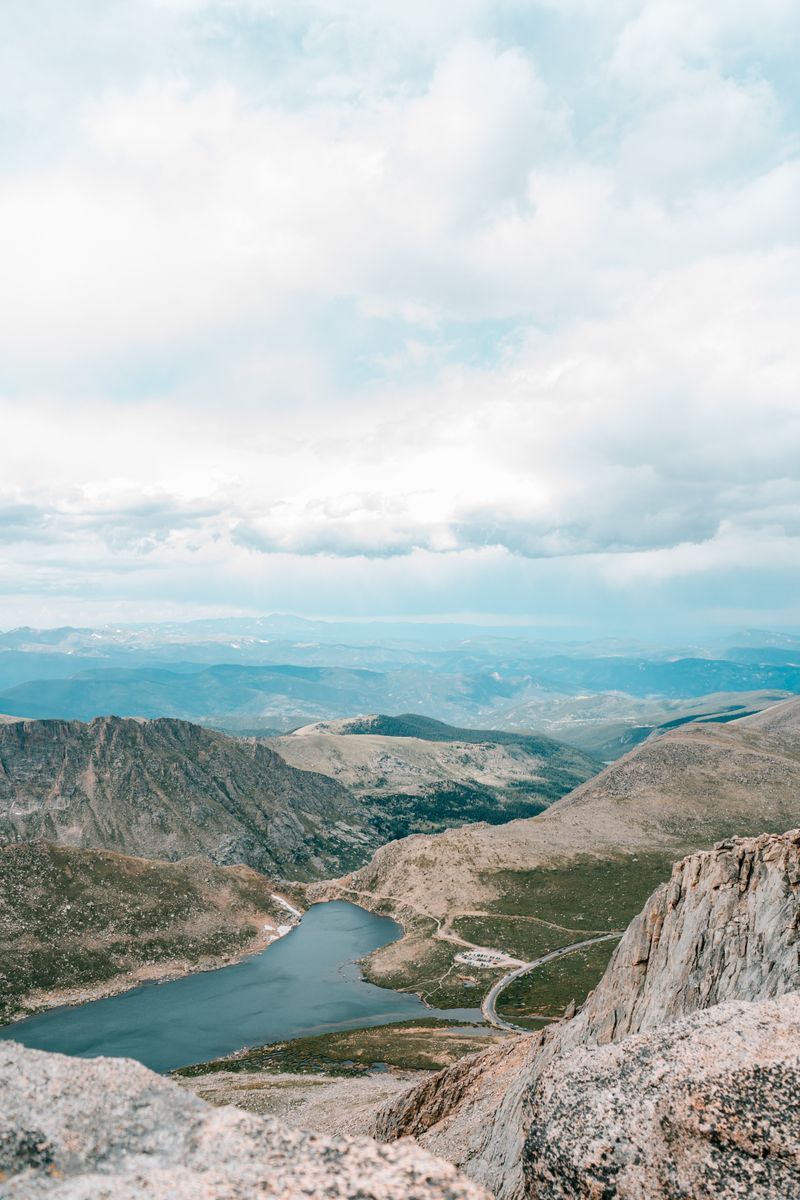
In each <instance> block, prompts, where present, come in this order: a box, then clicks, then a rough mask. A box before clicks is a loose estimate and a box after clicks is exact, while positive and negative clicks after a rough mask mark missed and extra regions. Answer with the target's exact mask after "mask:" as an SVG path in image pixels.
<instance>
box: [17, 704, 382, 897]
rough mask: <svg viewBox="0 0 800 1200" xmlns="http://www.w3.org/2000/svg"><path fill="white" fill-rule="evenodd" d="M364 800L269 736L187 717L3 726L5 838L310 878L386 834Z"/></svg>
mask: <svg viewBox="0 0 800 1200" xmlns="http://www.w3.org/2000/svg"><path fill="white" fill-rule="evenodd" d="M365 824H367V823H366V822H365V819H364V815H363V813H362V812H361V811H360V809H359V806H358V804H357V802H356V801H355V800H354V799H353V797H351V796H350V795H349V793H348V792H346V791H345V790H344V789H343V788H342V787H340V786H339V785H338V784H337V783H335V782H334V781H333V780H331V779H329V778H328V777H327V776H325V775H315V774H313V773H309V772H307V771H297V770H295V768H293V767H290V766H288V764H287V763H285V762H284V761H283V759H282V758H281V757H280V756H279V755H278V754H276V753H275V751H274V750H271V749H270V748H269V747H268V746H266V745H264V744H263V743H261V742H258V741H255V740H252V739H251V740H244V739H240V738H231V737H226V736H225V735H224V734H221V733H216V732H214V731H212V730H207V729H201V728H200V727H199V726H197V725H190V724H187V723H186V722H184V721H175V720H169V719H161V720H154V721H139V720H131V719H127V720H126V719H122V718H119V717H103V718H98V719H96V720H94V721H91V722H90V723H89V724H82V723H80V722H78V721H16V722H6V723H3V724H0V844H2V843H9V842H19V841H30V840H33V839H40V838H44V839H47V840H49V841H54V842H61V843H63V844H65V845H70V846H80V847H94V848H105V849H109V850H115V851H118V852H121V853H128V854H136V855H144V856H147V857H150V858H165V859H178V858H187V857H190V856H196V855H203V856H205V857H207V858H209V859H211V860H212V861H213V862H216V863H222V864H226V863H245V864H247V865H249V866H252V867H255V868H257V869H258V870H261V871H264V872H266V873H267V874H270V875H272V876H273V877H286V876H290V877H295V878H309V877H312V878H313V877H315V876H316V877H319V876H320V875H325V874H330V873H331V871H335V870H336V869H337V868H341V867H342V866H344V865H345V864H350V865H354V864H356V863H358V862H359V861H363V859H364V856H365V854H367V853H369V849H370V847H374V846H375V845H377V844H378V840H379V839H378V837H377V835H375V834H374V833H373V834H372V835H371V836H370V833H369V831H367V832H365V829H364V827H365Z"/></svg>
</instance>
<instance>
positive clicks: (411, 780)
mask: <svg viewBox="0 0 800 1200" xmlns="http://www.w3.org/2000/svg"><path fill="white" fill-rule="evenodd" d="M270 745H272V746H273V747H274V748H275V749H276V750H277V751H278V753H279V754H280V755H281V757H282V758H284V759H285V760H286V761H287V762H289V763H291V765H292V766H294V767H299V768H301V769H303V770H308V771H319V772H321V773H322V774H324V775H328V776H330V777H331V778H332V779H335V780H336V781H337V782H338V783H340V784H342V785H343V786H344V787H347V788H348V789H349V790H350V791H351V792H353V793H354V794H355V795H357V796H358V797H359V798H360V799H362V800H364V801H365V802H369V803H372V804H374V806H375V810H376V819H377V816H378V814H380V813H384V812H386V811H387V810H388V811H390V813H391V828H390V827H387V834H388V836H389V837H391V836H395V837H396V836H398V835H399V834H400V833H410V832H416V831H420V830H425V829H426V828H427V829H429V830H436V829H437V828H438V829H442V828H446V827H447V826H453V825H462V824H464V823H465V822H469V821H489V822H490V823H492V824H497V823H499V822H502V821H508V820H510V819H511V818H513V817H522V816H531V815H532V814H533V813H536V812H541V810H542V809H543V808H544V807H546V805H547V804H548V803H550V802H551V801H553V800H557V799H558V798H559V797H560V796H563V795H564V794H565V793H566V792H568V791H570V790H571V789H572V788H574V787H576V786H577V785H578V784H579V783H582V782H583V781H584V780H586V779H588V778H589V777H590V776H592V775H594V774H596V773H597V771H598V770H599V764H597V763H595V762H594V761H593V760H592V759H590V758H588V757H587V756H586V755H584V754H581V753H580V752H579V751H577V750H573V749H571V748H569V747H566V746H562V745H560V744H559V743H558V742H555V741H552V740H551V739H550V738H546V737H535V736H532V735H522V734H518V733H504V732H498V731H495V730H485V729H484V730H479V729H461V728H456V727H454V726H452V725H445V724H444V723H443V722H442V721H434V720H432V719H431V718H429V717H422V716H417V715H415V714H413V713H411V714H408V713H407V714H403V715H402V716H399V717H389V716H383V715H376V716H369V717H352V718H348V719H346V720H343V721H328V722H321V723H318V724H314V725H308V726H304V727H303V728H301V729H297V730H295V732H294V733H293V734H291V735H290V736H286V737H279V738H273V739H272V740H271V741H270ZM403 814H405V816H406V820H405V826H404V827H403V819H402V818H403ZM392 830H393V832H392Z"/></svg>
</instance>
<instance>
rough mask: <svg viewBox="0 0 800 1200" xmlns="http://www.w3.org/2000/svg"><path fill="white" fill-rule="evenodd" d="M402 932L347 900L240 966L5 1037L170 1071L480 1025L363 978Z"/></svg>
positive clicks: (18, 1026) (4, 1032)
mask: <svg viewBox="0 0 800 1200" xmlns="http://www.w3.org/2000/svg"><path fill="white" fill-rule="evenodd" d="M400 933H401V930H400V927H399V926H398V925H397V924H395V922H394V921H391V920H389V919H388V917H376V916H375V915H374V914H373V913H368V912H365V910H364V909H363V908H357V907H356V906H355V905H353V904H348V903H346V902H345V901H342V900H336V901H333V902H332V903H330V904H317V905H315V906H314V907H313V908H312V909H310V910H309V912H308V913H306V915H305V916H304V917H303V920H302V921H301V923H300V925H299V926H298V927H297V928H296V929H294V930H293V931H292V932H291V933H289V934H287V935H286V937H284V938H281V940H280V941H279V942H275V943H274V944H273V945H272V946H270V948H269V949H268V950H265V951H264V952H263V953H262V954H258V955H255V956H254V957H253V958H248V959H246V960H245V961H244V962H241V963H237V964H236V966H233V967H222V968H221V969H220V970H218V971H207V972H204V973H202V974H199V975H186V976H184V978H183V979H175V980H173V981H172V982H170V983H162V984H148V985H147V986H145V987H139V988H136V989H135V990H134V991H131V992H124V993H123V994H122V995H120V996H110V997H109V998H108V999H107V1000H94V1001H92V1003H90V1004H82V1005H80V1006H78V1007H75V1008H56V1009H51V1010H50V1011H49V1012H45V1013H42V1014H41V1015H40V1016H37V1017H31V1018H29V1019H28V1020H27V1021H17V1022H16V1023H15V1024H14V1025H7V1026H5V1027H4V1028H2V1029H0V1040H7V1039H9V1038H10V1039H13V1040H14V1041H18V1042H22V1043H23V1044H24V1045H26V1046H33V1047H35V1048H36V1049H38V1050H55V1051H58V1052H59V1053H61V1054H77V1055H79V1056H80V1057H83V1058H91V1057H94V1056H95V1055H98V1054H106V1055H111V1056H112V1057H127V1058H137V1059H138V1060H139V1061H140V1062H143V1063H144V1064H145V1065H146V1066H148V1067H151V1068H152V1069H153V1070H154V1071H169V1070H171V1069H172V1068H173V1067H182V1066H186V1065H188V1064H189V1063H193V1062H204V1061H205V1060H207V1059H210V1058H217V1057H219V1056H220V1055H222V1054H230V1053H231V1052H232V1051H234V1050H238V1049H240V1048H241V1047H242V1046H259V1045H263V1044H265V1043H267V1042H275V1041H280V1040H283V1039H284V1038H292V1037H301V1036H303V1035H304V1034H310V1033H324V1032H326V1031H328V1030H331V1029H353V1028H357V1027H358V1026H360V1025H386V1024H388V1023H389V1022H391V1021H407V1020H410V1019H411V1018H413V1017H421V1016H429V1017H430V1016H441V1017H448V1018H454V1019H456V1020H472V1021H480V1020H481V1019H482V1018H481V1014H480V1010H479V1009H474V1008H469V1009H462V1008H458V1009H448V1010H447V1011H444V1012H439V1011H438V1010H436V1009H430V1008H427V1007H426V1006H425V1005H424V1004H423V1003H422V1001H421V1000H419V999H418V998H417V997H416V996H411V995H407V994H406V993H404V992H392V991H389V990H388V989H386V988H379V987H375V986H374V984H371V983H366V982H365V981H364V980H363V979H362V978H361V974H360V971H359V969H358V966H357V965H356V961H355V960H356V959H359V958H363V957H364V955H365V954H369V953H370V951H371V950H377V948H378V947H379V946H385V945H386V943H387V942H392V941H395V940H396V939H397V938H398V937H399V936H400Z"/></svg>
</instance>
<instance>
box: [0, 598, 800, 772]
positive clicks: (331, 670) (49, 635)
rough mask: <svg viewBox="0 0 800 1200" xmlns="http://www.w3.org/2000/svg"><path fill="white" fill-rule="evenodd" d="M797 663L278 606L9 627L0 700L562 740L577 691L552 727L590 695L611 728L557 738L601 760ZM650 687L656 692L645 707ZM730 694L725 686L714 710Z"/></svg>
mask: <svg viewBox="0 0 800 1200" xmlns="http://www.w3.org/2000/svg"><path fill="white" fill-rule="evenodd" d="M763 637H764V639H767V638H768V635H766V634H765V635H763ZM715 655H716V656H717V657H715ZM737 656H738V657H737ZM797 660H798V655H797V652H796V650H795V649H794V648H793V642H792V640H791V639H789V640H788V642H787V641H786V640H785V639H784V640H780V641H779V644H776V645H774V646H773V645H770V644H766V645H763V646H759V645H757V644H753V645H743V646H741V647H738V648H737V647H735V646H734V647H730V646H728V645H727V644H726V645H719V646H717V647H716V648H714V649H705V650H697V649H690V650H688V651H687V650H683V651H681V652H679V653H667V652H666V651H665V650H663V649H652V650H649V651H643V650H641V649H639V648H636V647H632V646H631V644H630V643H613V642H603V643H593V644H592V643H588V644H578V643H575V644H572V645H570V644H562V645H558V644H555V643H549V644H548V643H543V642H542V641H541V639H540V638H539V640H537V638H536V635H535V632H534V631H531V630H523V629H511V628H506V629H505V630H503V629H487V628H480V627H469V626H448V625H429V626H426V625H422V624H420V625H414V624H402V623H401V624H398V625H391V624H384V623H376V624H372V625H370V624H369V623H366V624H363V625H359V624H351V623H339V624H335V623H330V622H320V621H314V622H312V621H303V620H301V619H299V618H287V617H279V616H273V617H265V618H230V619H227V620H220V621H203V622H189V623H186V624H166V625H152V626H137V627H101V628H98V629H73V628H64V629H57V630H33V629H19V630H12V631H10V632H9V633H6V634H0V712H6V713H8V714H10V715H14V716H25V717H35V718H60V719H63V720H74V719H77V720H91V719H92V718H93V717H95V716H102V715H105V714H107V713H109V712H115V713H118V714H120V715H122V716H142V717H157V716H174V717H178V718H181V719H183V720H192V721H197V722H200V723H201V724H204V725H211V726H213V727H215V728H220V729H226V730H230V731H233V732H248V733H258V734H263V733H266V732H269V731H270V730H275V729H277V730H281V731H284V730H288V729H291V728H293V727H295V726H297V725H303V724H308V723H310V722H314V721H320V720H331V719H338V718H342V717H345V716H347V715H348V714H351V713H354V712H361V713H363V712H380V711H383V712H386V711H389V712H397V711H398V710H403V709H405V710H407V711H412V712H415V713H425V712H434V713H436V714H437V716H439V717H441V718H442V719H444V720H446V721H450V722H452V723H453V724H455V725H477V726H487V725H488V726H492V727H501V728H507V729H513V730H521V731H530V730H531V729H541V730H542V731H543V732H545V733H547V734H549V735H550V736H553V737H556V738H559V739H560V737H561V735H560V733H559V731H558V729H557V728H555V727H554V726H552V725H551V723H550V722H551V719H554V720H557V719H560V718H558V717H557V716H554V715H553V712H552V710H554V709H557V708H559V707H560V706H561V707H563V712H562V713H561V718H568V717H569V714H570V702H571V701H573V700H574V701H576V708H575V710H574V716H575V722H574V723H573V728H572V729H571V730H569V729H568V730H566V731H565V732H566V733H567V734H569V733H575V734H576V735H577V736H578V738H581V736H582V732H581V730H582V726H583V725H584V724H586V722H585V721H584V720H583V717H582V707H581V705H582V702H583V701H584V700H586V699H587V698H589V700H590V704H589V709H590V710H591V712H592V713H593V714H594V718H593V719H600V720H601V721H602V720H603V719H607V720H609V721H610V722H611V723H612V725H613V724H614V722H615V721H616V727H617V730H618V732H617V733H615V732H614V731H613V729H609V731H608V736H604V735H603V731H602V730H601V729H597V728H595V729H592V728H590V727H588V725H587V728H586V733H587V734H588V735H590V740H588V741H583V740H577V741H575V740H573V739H571V738H568V740H571V741H572V743H573V744H574V745H575V746H576V747H577V748H579V749H582V750H584V751H586V752H590V753H592V754H595V755H597V754H600V757H602V758H611V757H616V756H617V755H618V754H619V753H621V752H622V750H623V749H629V748H631V746H632V745H633V744H635V741H628V742H627V743H623V742H620V741H619V738H620V737H622V738H624V737H625V736H626V735H627V734H628V732H630V733H632V734H633V736H634V737H635V736H639V737H640V738H641V737H643V736H646V733H644V732H642V730H641V729H640V730H638V733H637V731H636V729H635V727H636V726H645V725H650V726H651V728H652V727H653V726H656V725H658V724H660V723H661V721H662V720H669V719H671V715H674V716H681V715H682V714H681V712H680V711H679V712H675V713H673V714H671V715H670V713H669V711H667V713H666V714H665V715H664V716H660V715H659V712H660V711H662V710H663V709H664V705H665V704H666V705H667V709H669V704H671V703H672V702H676V703H678V704H679V705H680V706H683V708H684V709H686V715H691V711H692V708H693V704H692V701H694V700H697V699H699V698H702V697H710V698H713V697H714V696H716V695H724V694H725V693H754V692H772V693H776V692H784V693H792V694H797V693H798V692H800V662H799V661H797ZM620 700H621V701H622V706H621V708H620ZM654 700H657V701H661V702H662V704H661V705H660V706H659V705H656V706H655V708H654V706H653V704H652V703H651V702H652V701H654ZM736 703H737V700H736V698H735V696H734V698H733V699H732V700H731V702H730V705H724V704H723V705H722V706H721V708H720V711H723V710H724V708H725V707H728V708H729V710H730V708H731V706H732V705H735V704H736ZM604 709H606V710H607V713H606V717H605V718H604V717H603V710H604ZM618 717H619V718H620V720H621V727H620V721H619V720H617V718H618ZM591 719H592V718H587V720H591ZM648 732H649V731H648ZM597 734H600V737H599V738H598V737H596V736H594V735H597Z"/></svg>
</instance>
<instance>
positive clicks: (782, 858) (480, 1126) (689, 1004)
mask: <svg viewBox="0 0 800 1200" xmlns="http://www.w3.org/2000/svg"><path fill="white" fill-rule="evenodd" d="M797 989H800V830H795V831H792V832H790V833H787V834H784V835H763V836H762V837H758V838H754V839H740V838H733V839H730V840H728V841H725V842H722V843H720V844H718V846H717V847H715V849H714V850H712V851H707V852H703V853H698V854H693V855H690V856H689V857H688V858H686V859H684V860H683V861H682V862H680V863H678V864H676V866H675V867H674V869H673V872H672V877H671V879H670V881H669V882H668V883H667V884H664V885H662V886H661V887H660V888H658V889H657V891H656V892H655V893H654V894H653V896H652V897H651V898H650V900H649V901H648V903H647V904H646V905H645V908H644V910H643V911H642V913H641V914H640V916H639V917H637V918H635V919H634V921H633V922H632V923H631V925H630V926H629V928H628V930H627V932H626V933H625V936H624V937H623V939H622V941H621V942H620V944H619V946H618V947H617V949H616V951H615V952H614V955H613V957H612V959H611V962H610V964H609V966H608V969H607V970H606V973H605V975H604V977H603V979H602V980H601V982H600V984H599V985H598V987H597V988H596V990H595V991H594V993H593V994H592V995H591V996H590V997H589V999H588V1000H587V1002H586V1004H585V1005H584V1006H583V1008H582V1010H581V1011H580V1012H578V1013H577V1014H576V1015H575V1016H574V1017H573V1018H572V1019H571V1020H565V1021H562V1022H560V1023H558V1024H556V1025H553V1026H550V1027H549V1028H548V1029H546V1030H545V1031H544V1032H543V1033H541V1034H536V1035H534V1036H532V1037H529V1038H520V1039H516V1040H514V1041H513V1042H511V1043H510V1044H509V1045H508V1046H506V1047H503V1048H501V1049H500V1050H490V1051H487V1052H486V1053H485V1054H483V1055H480V1056H479V1057H477V1058H475V1059H472V1060H468V1061H466V1062H464V1063H461V1064H458V1065H457V1066H456V1067H453V1068H450V1069H448V1070H447V1071H444V1072H441V1073H440V1074H439V1075H437V1076H434V1077H433V1078H432V1079H430V1080H427V1081H426V1082H425V1083H424V1084H422V1085H421V1086H420V1087H419V1088H417V1089H414V1090H413V1091H411V1092H409V1093H407V1094H406V1095H405V1096H403V1097H402V1098H401V1099H400V1100H399V1101H397V1102H395V1103H393V1104H390V1105H388V1106H386V1107H385V1108H384V1109H382V1110H381V1111H380V1112H379V1113H378V1115H377V1118H376V1124H375V1132H376V1133H377V1135H378V1136H379V1137H383V1138H386V1139H393V1138H396V1137H401V1136H404V1135H413V1136H415V1137H416V1138H418V1139H419V1140H420V1141H421V1142H422V1144H424V1145H425V1146H427V1147H428V1148H429V1149H431V1150H433V1151H434V1153H438V1154H441V1155H443V1156H444V1157H446V1158H448V1159H450V1160H451V1161H453V1162H455V1163H457V1164H458V1165H460V1166H461V1167H462V1168H463V1169H464V1170H465V1171H466V1172H467V1173H468V1174H469V1175H471V1176H472V1177H473V1178H475V1179H477V1180H480V1181H481V1182H482V1183H484V1184H485V1185H486V1186H488V1187H489V1188H490V1189H491V1190H492V1191H494V1192H495V1193H496V1194H497V1196H498V1197H501V1200H512V1198H516V1197H519V1196H521V1195H523V1194H525V1186H524V1180H523V1161H524V1155H523V1147H524V1145H525V1144H526V1139H527V1138H528V1137H529V1131H530V1129H531V1127H532V1122H533V1115H532V1114H533V1107H532V1106H535V1104H536V1097H537V1095H538V1094H539V1090H540V1089H542V1088H545V1087H546V1086H548V1084H547V1080H553V1079H554V1078H555V1074H554V1072H555V1073H556V1074H557V1072H558V1071H560V1070H562V1069H565V1068H564V1067H563V1066H562V1064H563V1063H565V1061H566V1062H568V1059H569V1055H570V1053H571V1052H575V1051H576V1050H581V1051H584V1050H590V1049H591V1048H592V1047H597V1046H602V1045H605V1044H607V1043H610V1042H622V1040H623V1039H626V1038H630V1036H631V1035H633V1034H638V1033H640V1032H642V1031H646V1030H653V1029H662V1028H664V1027H666V1028H668V1029H671V1028H672V1026H671V1025H670V1022H676V1021H679V1020H681V1019H682V1018H685V1017H688V1016H690V1015H691V1014H693V1013H696V1012H698V1011H702V1010H705V1009H709V1008H711V1007H712V1006H715V1005H719V1004H723V1003H725V1002H730V1001H748V1002H761V1001H764V1000H767V999H772V998H776V997H781V996H784V995H786V994H788V993H791V992H794V991H796V990H797ZM623 1045H627V1042H624V1043H623ZM565 1056H566V1057H565ZM553 1086H554V1085H553ZM629 1103H630V1105H631V1107H632V1108H635V1107H636V1105H637V1104H638V1103H639V1097H638V1096H637V1095H636V1094H635V1092H633V1093H632V1094H631V1097H630V1101H629ZM787 1119H788V1118H787ZM531 1153H532V1151H531V1150H530V1148H529V1151H528V1154H529V1156H530V1154H531ZM532 1169H533V1168H532V1167H531V1168H530V1170H532ZM530 1194H531V1195H537V1194H538V1193H536V1191H533V1192H531V1193H530ZM545 1194H547V1193H545ZM555 1194H557V1193H555ZM564 1194H565V1195H572V1194H574V1195H586V1196H587V1197H588V1196H592V1195H594V1194H597V1195H598V1196H603V1197H604V1198H605V1197H612V1196H614V1195H616V1194H617V1193H616V1192H615V1191H613V1190H611V1191H608V1192H602V1191H600V1192H597V1193H592V1192H591V1190H587V1191H586V1192H579V1191H578V1192H574V1193H569V1192H567V1193H564ZM619 1194H620V1195H622V1194H623V1193H619ZM630 1194H631V1195H632V1196H633V1195H634V1194H636V1195H638V1193H630ZM676 1194H677V1195H681V1193H676ZM689 1194H691V1193H687V1195H689ZM734 1194H736V1193H731V1195H734ZM646 1195H647V1196H649V1195H650V1193H644V1192H643V1193H641V1196H642V1200H643V1198H644V1197H645V1196H646ZM653 1195H658V1196H662V1195H663V1196H667V1195H671V1193H669V1192H663V1193H662V1192H655V1193H653Z"/></svg>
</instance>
